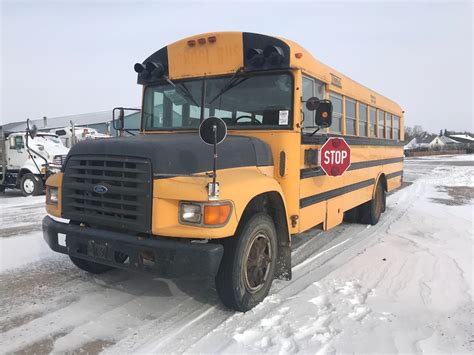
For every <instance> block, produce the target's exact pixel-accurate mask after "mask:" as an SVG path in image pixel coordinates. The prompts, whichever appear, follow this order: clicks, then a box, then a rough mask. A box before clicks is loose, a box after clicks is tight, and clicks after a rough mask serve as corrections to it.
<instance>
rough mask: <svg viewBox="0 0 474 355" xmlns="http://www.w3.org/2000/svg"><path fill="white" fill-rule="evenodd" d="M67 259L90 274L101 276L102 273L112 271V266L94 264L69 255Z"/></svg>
mask: <svg viewBox="0 0 474 355" xmlns="http://www.w3.org/2000/svg"><path fill="white" fill-rule="evenodd" d="M69 259H71V261H72V263H73V264H74V265H76V266H77V267H78V268H79V269H81V270H84V271H87V272H90V273H91V274H103V273H104V272H107V271H110V270H113V269H114V268H113V267H112V266H108V265H102V264H98V263H94V262H92V261H88V260H84V259H80V258H76V257H74V256H71V255H69Z"/></svg>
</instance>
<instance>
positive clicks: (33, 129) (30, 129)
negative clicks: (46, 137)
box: [26, 118, 38, 139]
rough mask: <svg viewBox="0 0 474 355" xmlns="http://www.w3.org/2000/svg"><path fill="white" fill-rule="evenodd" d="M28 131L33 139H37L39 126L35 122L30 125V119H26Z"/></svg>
mask: <svg viewBox="0 0 474 355" xmlns="http://www.w3.org/2000/svg"><path fill="white" fill-rule="evenodd" d="M26 131H27V133H28V134H29V135H30V137H31V139H35V137H36V133H38V127H36V125H35V124H34V123H33V126H31V127H30V119H29V118H28V119H27V120H26Z"/></svg>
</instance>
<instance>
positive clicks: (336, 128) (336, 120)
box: [329, 93, 342, 133]
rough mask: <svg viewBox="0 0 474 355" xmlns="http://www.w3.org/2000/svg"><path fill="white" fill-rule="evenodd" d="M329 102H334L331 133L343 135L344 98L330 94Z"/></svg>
mask: <svg viewBox="0 0 474 355" xmlns="http://www.w3.org/2000/svg"><path fill="white" fill-rule="evenodd" d="M329 100H331V102H332V106H333V110H332V125H331V127H329V130H330V132H336V133H341V123H342V122H341V121H342V97H341V95H338V94H334V93H330V94H329Z"/></svg>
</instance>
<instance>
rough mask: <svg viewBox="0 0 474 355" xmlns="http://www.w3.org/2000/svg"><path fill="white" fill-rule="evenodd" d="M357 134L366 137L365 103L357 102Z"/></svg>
mask: <svg viewBox="0 0 474 355" xmlns="http://www.w3.org/2000/svg"><path fill="white" fill-rule="evenodd" d="M359 136H361V137H367V105H365V104H362V103H359Z"/></svg>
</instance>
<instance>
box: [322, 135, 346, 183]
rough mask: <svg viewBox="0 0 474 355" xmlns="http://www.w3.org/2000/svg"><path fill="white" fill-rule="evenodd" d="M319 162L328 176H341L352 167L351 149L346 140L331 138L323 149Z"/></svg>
mask: <svg viewBox="0 0 474 355" xmlns="http://www.w3.org/2000/svg"><path fill="white" fill-rule="evenodd" d="M319 161H320V162H321V169H323V170H324V172H325V173H326V175H329V176H341V175H342V174H344V173H345V171H346V170H347V169H349V167H350V166H351V148H350V147H349V145H348V144H347V143H346V141H345V140H344V138H339V137H331V138H329V139H328V140H327V141H326V143H324V145H323V146H322V147H321V156H320V160H319Z"/></svg>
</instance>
